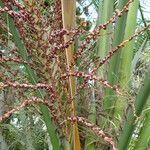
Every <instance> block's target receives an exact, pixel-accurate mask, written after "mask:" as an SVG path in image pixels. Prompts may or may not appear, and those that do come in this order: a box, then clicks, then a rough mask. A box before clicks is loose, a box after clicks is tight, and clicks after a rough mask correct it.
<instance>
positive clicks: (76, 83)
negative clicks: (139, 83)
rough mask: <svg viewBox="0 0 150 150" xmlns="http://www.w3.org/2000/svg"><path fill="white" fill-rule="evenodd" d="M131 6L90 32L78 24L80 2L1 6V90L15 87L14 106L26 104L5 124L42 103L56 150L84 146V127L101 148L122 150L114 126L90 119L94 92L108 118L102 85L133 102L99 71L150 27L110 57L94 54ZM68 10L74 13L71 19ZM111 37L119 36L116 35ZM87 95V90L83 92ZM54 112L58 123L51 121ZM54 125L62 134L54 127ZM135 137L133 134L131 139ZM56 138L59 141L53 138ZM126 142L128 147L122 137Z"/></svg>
mask: <svg viewBox="0 0 150 150" xmlns="http://www.w3.org/2000/svg"><path fill="white" fill-rule="evenodd" d="M2 2H3V3H2ZM66 2H68V3H66ZM131 3H133V0H128V1H127V3H126V4H125V5H124V7H122V10H115V11H114V14H112V17H111V18H110V19H109V20H108V21H107V22H105V23H102V24H100V25H99V26H98V27H97V28H95V29H94V30H93V31H91V32H87V31H85V30H84V29H82V28H81V26H80V25H79V26H78V27H76V26H75V16H76V15H75V1H71V3H70V0H68V1H67V0H58V1H53V3H52V4H51V5H50V6H49V5H46V6H45V3H44V1H24V2H23V3H19V2H18V1H16V0H12V1H4V0H2V1H0V4H3V5H1V7H0V19H1V21H0V25H1V27H0V34H1V35H0V50H1V49H3V51H4V52H3V53H2V56H1V57H0V69H1V70H2V71H1V72H0V90H1V91H3V92H5V91H7V90H9V89H10V88H12V89H13V90H14V91H15V98H14V100H13V101H14V104H15V103H16V101H17V100H19V101H20V106H16V105H14V109H12V110H10V111H8V112H6V113H4V114H3V115H2V116H0V122H1V123H5V120H6V119H8V118H9V117H10V119H11V117H12V118H13V117H14V116H13V115H12V114H14V113H15V112H18V111H20V110H21V109H23V108H25V107H28V106H32V105H34V104H38V105H40V108H42V109H41V112H42V116H45V120H44V121H45V124H46V126H47V127H48V132H49V134H50V135H51V136H50V137H51V140H52V145H53V148H54V150H59V149H60V147H61V146H62V147H63V146H64V144H63V142H62V141H63V139H65V141H68V143H69V145H68V147H69V148H70V149H71V148H72V149H73V150H80V149H81V148H82V146H83V145H84V140H85V138H84V137H87V136H86V134H85V133H84V132H82V127H80V126H79V127H78V124H81V125H83V126H84V127H86V129H89V130H92V131H93V132H94V133H95V135H97V136H98V137H100V140H99V141H98V142H96V144H97V143H98V144H100V145H102V144H104V143H106V146H107V147H111V148H112V149H113V150H117V147H116V145H117V141H114V140H113V139H115V138H116V137H114V134H113V132H111V129H112V128H113V127H112V128H111V129H110V130H108V129H107V128H106V129H105V128H104V129H103V128H102V127H99V126H98V124H97V122H99V120H98V117H96V124H92V123H90V122H89V121H88V120H87V119H86V118H88V115H89V110H90V104H91V103H90V102H91V101H90V98H91V89H92V90H94V94H95V96H94V97H95V98H97V99H96V105H97V106H95V107H98V108H100V110H99V109H97V110H96V111H97V112H96V113H97V114H104V115H103V116H104V117H105V118H107V115H108V114H105V113H104V112H102V111H103V110H101V107H102V106H99V105H98V104H99V103H100V101H102V99H100V100H99V98H101V97H102V95H101V94H100V92H99V89H97V87H96V86H95V85H96V84H100V85H102V86H101V87H102V88H103V87H104V88H107V89H110V90H111V91H113V92H115V93H116V95H119V96H121V97H126V98H127V99H129V101H130V100H131V99H132V98H131V97H130V96H131V95H130V94H128V93H126V92H124V91H123V89H122V88H120V87H118V86H117V85H114V84H112V83H109V82H108V80H107V75H106V77H100V76H97V75H96V72H97V70H98V69H99V68H101V67H102V66H103V65H105V64H107V63H108V62H109V61H110V60H111V58H112V57H113V56H114V55H116V53H117V52H118V51H119V50H120V49H121V48H123V47H125V46H126V45H127V44H128V43H129V42H130V41H132V40H133V39H134V38H136V37H138V36H139V35H140V34H142V33H143V32H145V31H146V30H148V29H149V28H150V24H147V25H146V26H145V27H143V28H142V29H141V30H139V31H137V32H136V33H134V34H133V35H131V36H130V37H129V38H128V39H126V40H124V41H120V44H119V43H118V44H117V45H115V47H113V48H112V49H111V50H110V51H109V52H108V54H107V55H105V56H104V58H101V59H100V60H99V58H100V57H97V56H95V55H94V53H95V51H96V48H95V47H96V46H95V45H96V43H97V42H98V38H99V37H100V36H103V35H102V34H101V31H102V30H106V29H107V28H108V26H109V25H110V24H114V25H115V24H116V19H117V18H119V17H122V15H123V14H128V10H129V6H130V4H131ZM60 4H61V5H60ZM68 4H70V5H69V6H68ZM67 11H70V13H69V15H68V14H67ZM71 14H72V15H71ZM6 15H7V17H8V18H7V19H8V20H9V22H8V21H7V19H6ZM1 31H2V32H1ZM106 34H107V35H111V36H113V34H112V33H106ZM8 35H9V38H8ZM81 37H82V38H83V37H84V38H83V40H81V42H79V43H78V45H77V48H76V49H75V47H74V44H75V40H76V39H78V41H79V40H80V38H81ZM8 41H9V42H8ZM0 54H1V53H0ZM14 66H15V67H14ZM81 68H82V70H81ZM91 83H92V84H91ZM81 91H84V92H82V94H81ZM33 95H34V96H33ZM106 96H108V95H106ZM102 98H103V97H102ZM25 99H26V100H25ZM41 104H42V105H41ZM128 105H130V106H131V102H128ZM43 106H44V107H43ZM132 106H133V117H134V119H133V121H134V120H135V118H136V117H135V114H136V111H137V110H136V109H135V108H134V104H133V102H132ZM112 107H114V106H112ZM138 107H139V106H138ZM140 112H141V110H140ZM50 114H51V118H52V122H51V120H50V119H49V118H47V116H48V117H49V115H50ZM79 116H80V117H79ZM112 120H113V118H110V122H111V121H112ZM53 124H54V126H55V128H56V129H57V130H56V131H57V133H55V129H53ZM78 128H79V130H78ZM132 129H133V128H132ZM112 130H113V131H114V129H112ZM51 131H52V132H51ZM132 132H133V130H132ZM72 133H73V134H72ZM57 134H58V136H59V140H58V139H57ZM131 134H132V133H129V134H128V137H129V136H131ZM53 136H54V137H55V140H54V139H52V137H53ZM125 136H126V134H125ZM71 140H73V142H72V141H71ZM90 140H91V139H90ZM93 141H94V140H93ZM126 142H128V141H127V140H126ZM121 143H123V140H122V139H121ZM92 144H93V148H94V146H95V145H96V144H95V143H94V142H93V143H92ZM120 145H121V144H120ZM120 147H121V146H120ZM124 147H126V146H125V145H124Z"/></svg>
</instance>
